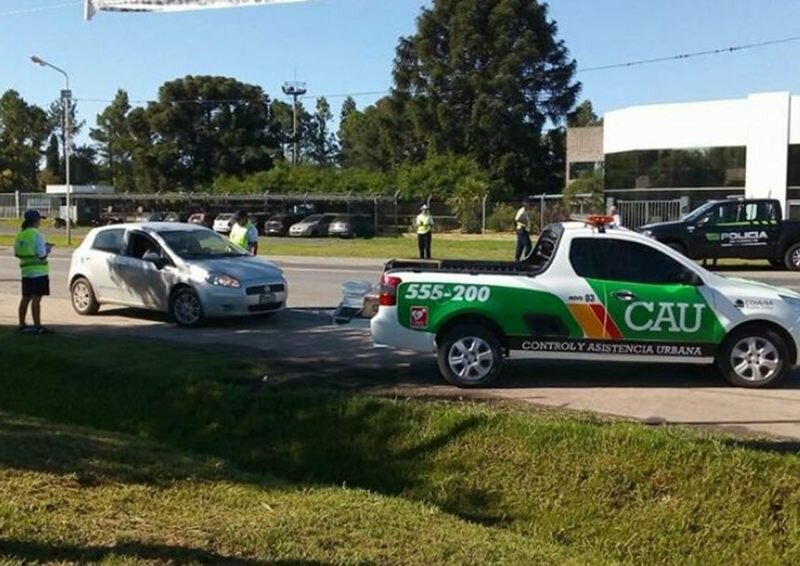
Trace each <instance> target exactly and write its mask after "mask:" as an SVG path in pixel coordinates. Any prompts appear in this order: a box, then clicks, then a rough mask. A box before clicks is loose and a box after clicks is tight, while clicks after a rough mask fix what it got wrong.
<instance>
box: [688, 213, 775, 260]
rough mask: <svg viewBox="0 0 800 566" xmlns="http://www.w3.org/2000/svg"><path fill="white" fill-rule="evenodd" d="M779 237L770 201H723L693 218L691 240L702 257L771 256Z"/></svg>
mask: <svg viewBox="0 0 800 566" xmlns="http://www.w3.org/2000/svg"><path fill="white" fill-rule="evenodd" d="M779 238H780V219H779V218H778V210H777V207H776V206H775V204H774V203H773V202H771V201H742V202H723V203H720V204H719V205H717V206H715V207H713V208H712V209H711V210H709V211H708V213H707V214H706V215H705V216H703V218H701V219H700V220H699V221H698V222H697V224H696V225H695V227H694V231H693V234H692V236H691V244H692V247H693V248H694V249H696V250H698V252H699V253H697V254H696V255H697V256H699V257H704V258H706V257H707V258H725V257H734V258H747V259H768V258H772V257H774V256H775V254H776V247H777V245H778V239H779Z"/></svg>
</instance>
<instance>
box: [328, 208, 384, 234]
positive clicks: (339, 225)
mask: <svg viewBox="0 0 800 566" xmlns="http://www.w3.org/2000/svg"><path fill="white" fill-rule="evenodd" d="M328 235H329V236H336V237H339V238H358V237H372V236H374V235H375V224H374V222H373V220H372V217H370V216H367V215H361V214H342V215H340V216H337V217H336V218H334V219H333V222H331V225H330V226H329V227H328Z"/></svg>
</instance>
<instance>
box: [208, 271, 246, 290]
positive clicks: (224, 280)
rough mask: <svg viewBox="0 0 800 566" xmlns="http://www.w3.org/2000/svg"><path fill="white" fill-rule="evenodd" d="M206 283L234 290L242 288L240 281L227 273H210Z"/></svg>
mask: <svg viewBox="0 0 800 566" xmlns="http://www.w3.org/2000/svg"><path fill="white" fill-rule="evenodd" d="M206 281H207V282H208V283H211V284H212V285H217V286H219V287H229V288H233V289H238V288H239V287H241V286H242V284H241V283H239V280H238V279H236V277H232V276H230V275H227V274H225V273H209V274H208V276H207V277H206Z"/></svg>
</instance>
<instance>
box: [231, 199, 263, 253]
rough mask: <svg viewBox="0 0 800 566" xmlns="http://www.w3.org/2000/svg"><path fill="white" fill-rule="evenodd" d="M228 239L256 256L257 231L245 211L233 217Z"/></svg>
mask: <svg viewBox="0 0 800 566" xmlns="http://www.w3.org/2000/svg"><path fill="white" fill-rule="evenodd" d="M228 239H229V240H230V241H231V242H233V243H234V244H236V245H237V246H239V247H240V248H244V249H246V250H247V251H248V252H250V253H251V254H253V255H257V254H258V229H257V228H256V227H255V224H253V223H252V222H250V218H249V217H248V215H247V213H246V212H245V211H243V210H240V211H239V212H237V213H236V215H235V216H234V220H233V226H231V233H230V234H229V235H228Z"/></svg>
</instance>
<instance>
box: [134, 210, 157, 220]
mask: <svg viewBox="0 0 800 566" xmlns="http://www.w3.org/2000/svg"><path fill="white" fill-rule="evenodd" d="M163 218H164V213H163V212H156V211H150V212H142V213H141V214H139V215H138V216H137V217H136V219H135V222H161V220H162V219H163Z"/></svg>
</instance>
